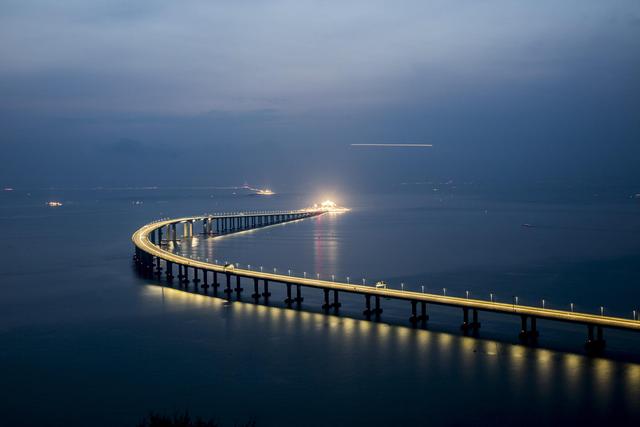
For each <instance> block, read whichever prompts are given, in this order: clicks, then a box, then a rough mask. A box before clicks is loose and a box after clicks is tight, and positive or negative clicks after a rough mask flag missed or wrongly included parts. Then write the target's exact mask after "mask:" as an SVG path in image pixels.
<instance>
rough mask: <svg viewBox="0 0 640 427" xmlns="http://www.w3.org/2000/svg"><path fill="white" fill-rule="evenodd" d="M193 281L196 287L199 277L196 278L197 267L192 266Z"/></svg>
mask: <svg viewBox="0 0 640 427" xmlns="http://www.w3.org/2000/svg"><path fill="white" fill-rule="evenodd" d="M193 283H195V284H196V289H197V288H198V286H197V285H198V283H200V279H199V278H198V269H197V268H195V267H194V268H193Z"/></svg>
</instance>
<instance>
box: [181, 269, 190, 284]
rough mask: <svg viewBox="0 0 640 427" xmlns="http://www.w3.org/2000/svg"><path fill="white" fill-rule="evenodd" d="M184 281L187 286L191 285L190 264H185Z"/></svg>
mask: <svg viewBox="0 0 640 427" xmlns="http://www.w3.org/2000/svg"><path fill="white" fill-rule="evenodd" d="M182 283H184V286H185V287H188V286H189V267H188V266H186V265H185V266H184V276H183V278H182Z"/></svg>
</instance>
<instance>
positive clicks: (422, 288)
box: [422, 285, 424, 294]
mask: <svg viewBox="0 0 640 427" xmlns="http://www.w3.org/2000/svg"><path fill="white" fill-rule="evenodd" d="M422 293H423V294H424V285H422Z"/></svg>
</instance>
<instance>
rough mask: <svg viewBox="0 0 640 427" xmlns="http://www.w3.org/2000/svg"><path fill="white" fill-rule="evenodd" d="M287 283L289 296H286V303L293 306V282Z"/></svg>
mask: <svg viewBox="0 0 640 427" xmlns="http://www.w3.org/2000/svg"><path fill="white" fill-rule="evenodd" d="M286 285H287V298H285V300H284V303H285V304H287V307H291V303H292V302H293V299H292V298H291V283H286Z"/></svg>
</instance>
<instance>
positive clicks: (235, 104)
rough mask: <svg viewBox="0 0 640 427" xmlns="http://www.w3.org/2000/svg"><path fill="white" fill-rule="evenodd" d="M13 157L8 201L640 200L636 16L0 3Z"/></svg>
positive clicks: (501, 8) (495, 4) (6, 135)
mask: <svg viewBox="0 0 640 427" xmlns="http://www.w3.org/2000/svg"><path fill="white" fill-rule="evenodd" d="M354 143H355V144H359V143H383V144H386V143H420V144H433V147H431V148H421V149H418V148H407V149H398V148H364V147H361V148H356V147H352V146H351V145H350V144H354ZM0 149H1V152H2V153H3V155H2V167H1V168H0V185H2V186H5V187H6V186H12V187H34V188H35V187H50V186H56V187H65V186H66V187H84V186H106V187H109V186H149V185H159V186H171V185H175V186H196V185H197V186H206V185H212V186H215V185H233V184H241V183H243V182H245V181H247V182H249V183H252V184H255V185H268V186H271V187H275V188H281V189H283V190H292V191H303V190H304V188H308V187H309V186H318V185H325V186H333V187H344V188H354V189H355V188H367V187H372V186H393V185H396V184H398V183H401V182H407V181H411V182H413V181H424V180H447V179H454V180H456V181H482V182H506V181H508V182H515V183H518V182H523V183H524V182H539V181H540V182H615V183H625V184H633V185H639V186H640V167H638V160H637V159H638V158H640V2H638V1H637V0H631V1H623V0H620V1H619V0H607V1H593V0H579V1H573V0H566V1H562V2H557V1H546V0H543V1H537V2H514V1H479V0H474V1H457V2H451V1H426V0H421V1H377V0H366V1H365V0H363V1H351V0H345V1H340V2H328V1H319V0H318V1H307V0H290V1H289V0H274V1H258V0H244V1H237V0H236V1H199V0H191V1H165V0H140V1H135V2H133V1H130V0H127V1H121V0H110V1H105V0H92V1H90V2H88V1H85V0H41V1H35V0H34V1H32V0H1V1H0Z"/></svg>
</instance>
